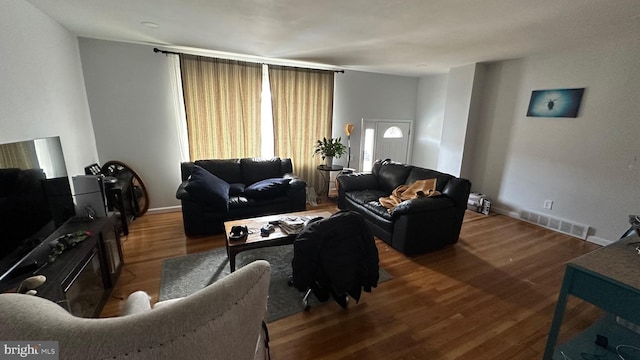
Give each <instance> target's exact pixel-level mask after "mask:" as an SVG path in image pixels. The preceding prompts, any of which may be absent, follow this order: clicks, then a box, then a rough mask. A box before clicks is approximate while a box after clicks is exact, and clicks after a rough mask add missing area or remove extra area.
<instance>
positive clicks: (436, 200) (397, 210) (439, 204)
mask: <svg viewBox="0 0 640 360" xmlns="http://www.w3.org/2000/svg"><path fill="white" fill-rule="evenodd" d="M451 207H454V203H453V199H451V198H449V197H448V196H443V195H439V196H434V197H422V198H415V199H411V200H405V201H403V202H401V203H400V204H398V205H397V206H396V207H394V208H393V210H391V217H392V218H394V219H395V218H397V217H399V216H402V215H406V214H413V213H419V212H429V211H438V210H441V209H444V208H451Z"/></svg>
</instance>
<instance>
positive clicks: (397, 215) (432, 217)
mask: <svg viewBox="0 0 640 360" xmlns="http://www.w3.org/2000/svg"><path fill="white" fill-rule="evenodd" d="M423 179H437V180H436V189H437V190H438V191H440V192H441V193H442V194H441V195H437V196H434V197H421V198H414V199H411V200H406V201H403V202H402V203H400V204H399V205H397V206H396V207H395V208H393V209H392V210H390V211H388V210H387V208H386V207H384V206H382V204H381V203H380V201H379V198H381V197H386V196H389V195H390V194H391V192H392V191H393V190H394V189H396V188H397V187H398V186H399V185H410V184H412V183H413V182H414V181H416V180H423ZM337 181H338V207H339V208H340V209H348V210H354V211H357V212H359V213H360V214H362V215H363V216H364V218H365V221H366V222H367V224H368V225H369V227H370V228H371V231H372V232H373V234H374V235H375V236H377V237H378V238H380V239H382V240H383V241H384V242H386V243H387V244H389V245H391V247H393V248H394V249H396V250H399V251H401V252H403V253H405V254H407V255H414V254H420V253H424V252H427V251H432V250H437V249H441V248H443V247H445V246H446V245H448V244H454V243H456V242H457V241H458V237H459V235H460V228H461V227H462V219H463V217H464V212H465V210H466V208H467V199H468V198H469V192H470V191H471V182H470V181H469V180H466V179H463V178H457V177H455V176H452V175H449V174H445V173H441V172H438V171H435V170H429V169H424V168H420V167H416V166H412V165H407V164H401V163H397V162H392V161H389V160H377V161H376V162H375V163H374V165H373V169H372V172H371V173H367V174H349V175H340V176H338V178H337Z"/></svg>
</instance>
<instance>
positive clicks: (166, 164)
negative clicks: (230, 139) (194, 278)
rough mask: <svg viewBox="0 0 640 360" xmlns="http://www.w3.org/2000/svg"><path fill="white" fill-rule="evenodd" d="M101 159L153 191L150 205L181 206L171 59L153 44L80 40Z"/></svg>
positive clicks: (156, 207)
mask: <svg viewBox="0 0 640 360" xmlns="http://www.w3.org/2000/svg"><path fill="white" fill-rule="evenodd" d="M78 42H79V46H80V55H81V58H82V69H83V72H84V78H85V83H86V89H87V96H88V98H89V106H90V109H91V119H92V121H93V127H94V129H95V130H94V131H95V134H96V146H97V149H98V155H99V158H100V163H101V164H103V163H105V162H107V161H110V160H118V161H122V162H124V163H125V164H127V165H129V166H130V167H131V168H132V169H133V170H135V171H136V172H137V173H138V174H139V175H140V177H141V178H142V180H143V181H144V183H145V187H146V188H147V191H148V193H149V207H150V208H151V209H156V210H157V209H161V208H166V207H173V206H178V205H179V202H178V200H177V199H176V197H175V194H176V189H177V188H178V184H179V183H180V149H179V147H178V140H177V139H178V137H177V132H176V130H175V129H176V125H175V116H174V111H173V109H174V106H173V102H172V101H173V100H172V96H171V87H172V85H171V80H170V77H169V63H170V62H169V59H168V58H167V56H165V55H162V54H156V53H154V52H153V47H152V46H147V45H139V44H130V43H123V42H115V41H105V40H97V39H87V38H79V39H78Z"/></svg>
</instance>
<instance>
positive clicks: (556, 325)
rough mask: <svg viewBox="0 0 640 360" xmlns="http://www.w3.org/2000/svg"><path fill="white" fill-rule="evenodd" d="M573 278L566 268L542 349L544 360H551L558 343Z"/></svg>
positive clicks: (569, 270) (569, 269)
mask: <svg viewBox="0 0 640 360" xmlns="http://www.w3.org/2000/svg"><path fill="white" fill-rule="evenodd" d="M572 278H573V269H571V268H570V267H567V268H566V269H565V271H564V279H563V280H562V287H561V288H560V293H559V294H558V303H557V304H556V310H555V313H554V315H553V322H552V323H551V329H550V330H549V337H548V338H547V346H546V347H545V349H544V355H543V357H542V358H543V359H544V360H552V359H553V352H554V350H555V347H556V343H557V342H558V335H559V334H560V326H561V325H562V319H563V318H564V311H565V309H566V307H567V296H568V295H569V288H570V287H571V282H572Z"/></svg>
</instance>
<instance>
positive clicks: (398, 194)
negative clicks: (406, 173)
mask: <svg viewBox="0 0 640 360" xmlns="http://www.w3.org/2000/svg"><path fill="white" fill-rule="evenodd" d="M436 180H437V179H427V180H416V181H414V182H413V184H411V185H400V186H398V187H397V188H395V189H394V190H393V191H392V192H391V195H390V196H387V197H381V198H380V199H378V200H379V201H380V204H382V206H384V207H386V208H387V209H388V211H389V212H391V211H392V210H393V208H394V207H396V205H398V204H400V203H401V202H403V201H405V200H411V199H415V198H419V197H431V196H436V195H440V191H438V190H436Z"/></svg>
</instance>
